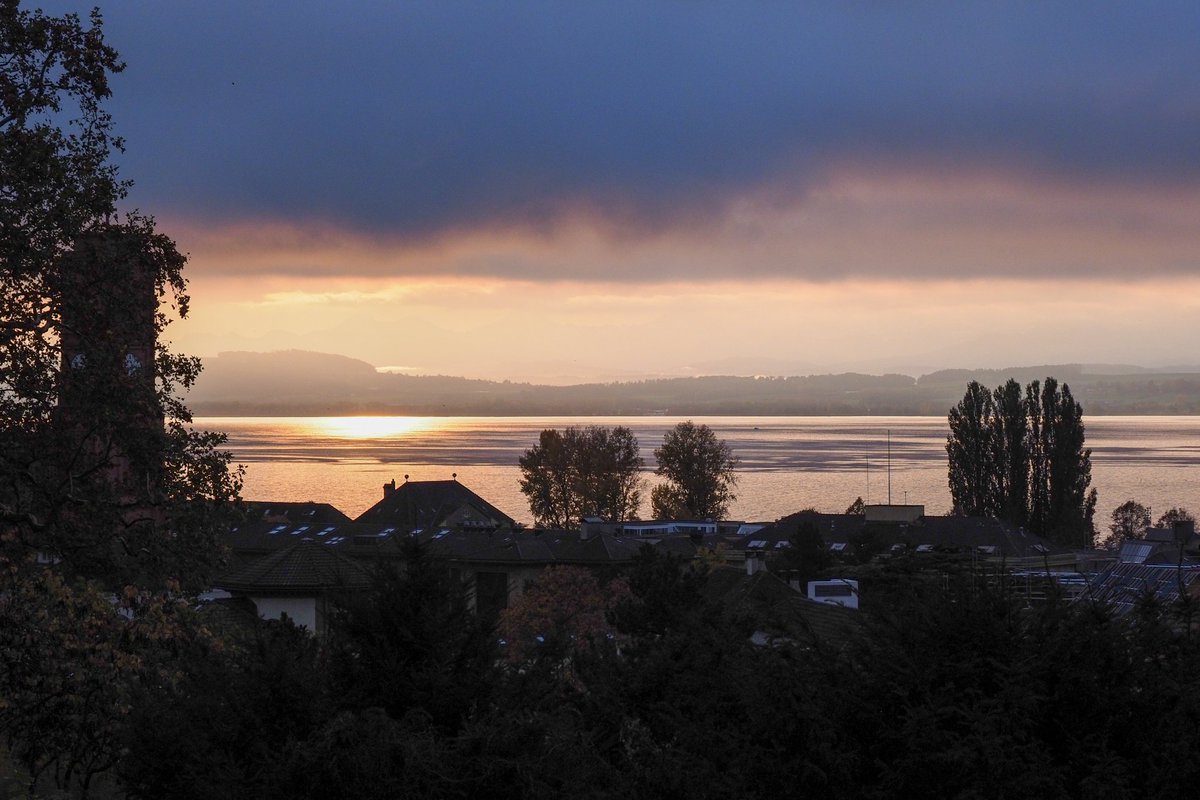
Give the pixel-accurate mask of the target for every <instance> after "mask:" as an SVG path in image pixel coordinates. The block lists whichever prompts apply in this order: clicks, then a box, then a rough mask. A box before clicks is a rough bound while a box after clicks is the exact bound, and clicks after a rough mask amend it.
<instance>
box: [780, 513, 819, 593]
mask: <svg viewBox="0 0 1200 800" xmlns="http://www.w3.org/2000/svg"><path fill="white" fill-rule="evenodd" d="M770 563H771V571H772V572H778V573H780V575H781V576H783V577H784V578H785V579H786V580H798V581H800V585H801V586H803V585H805V584H806V583H808V581H810V580H813V579H814V578H816V577H818V576H819V575H820V574H821V572H822V571H824V570H825V569H827V568H828V567H829V566H830V565H831V564H833V556H832V555H831V554H830V552H829V549H828V548H827V547H826V546H825V540H824V539H823V538H822V537H821V531H820V530H819V529H818V528H817V526H816V524H814V523H813V522H812V521H811V520H800V521H799V522H797V523H796V528H795V530H794V531H793V532H792V534H791V536H789V537H788V546H787V547H785V548H783V550H781V551H780V552H779V554H778V555H777V556H776V557H775V558H774V559H773V560H772V561H771V562H770Z"/></svg>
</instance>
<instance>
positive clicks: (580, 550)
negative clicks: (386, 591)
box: [419, 530, 644, 565]
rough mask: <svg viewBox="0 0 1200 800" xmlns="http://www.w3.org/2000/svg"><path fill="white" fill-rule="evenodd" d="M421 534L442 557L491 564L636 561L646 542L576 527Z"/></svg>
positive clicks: (435, 552)
mask: <svg viewBox="0 0 1200 800" xmlns="http://www.w3.org/2000/svg"><path fill="white" fill-rule="evenodd" d="M419 538H420V539H421V540H422V541H426V542H428V543H429V545H430V550H431V552H433V553H434V554H435V555H437V556H440V557H442V558H446V559H448V560H451V561H469V562H474V563H490V564H530V565H535V564H580V565H602V564H621V563H628V562H630V561H633V559H634V558H635V557H636V556H637V552H638V550H639V549H640V548H641V546H642V545H643V544H644V542H643V541H642V540H640V539H638V538H636V537H634V538H623V537H619V536H614V535H612V534H609V533H598V534H595V535H593V536H591V537H589V538H587V539H583V538H581V537H580V535H579V533H578V532H577V531H556V530H532V531H526V530H503V531H496V532H490V531H470V530H438V531H423V532H422V533H421V534H420V537H419Z"/></svg>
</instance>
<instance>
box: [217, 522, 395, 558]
mask: <svg viewBox="0 0 1200 800" xmlns="http://www.w3.org/2000/svg"><path fill="white" fill-rule="evenodd" d="M406 535H407V534H406V533H404V532H403V531H401V530H400V529H399V526H397V525H386V524H374V525H366V524H360V523H356V522H327V523H308V522H305V523H301V524H295V523H289V522H255V523H252V524H249V525H239V526H237V527H235V528H231V529H230V531H229V534H228V535H227V537H226V539H225V544H226V545H228V547H229V549H230V550H232V551H233V554H234V556H235V557H246V556H260V555H262V554H264V553H271V552H274V551H276V550H285V549H287V548H289V547H291V546H292V545H294V544H296V543H297V542H299V541H302V540H303V539H313V540H314V541H316V542H319V543H320V544H322V545H324V546H326V547H332V548H335V549H337V550H339V551H340V552H342V553H346V554H348V555H365V554H375V553H378V552H379V551H380V550H381V549H383V550H385V551H390V550H394V549H395V547H394V544H395V541H396V540H398V539H400V538H403V537H404V536H406ZM381 545H382V546H383V547H382V548H381ZM397 552H398V551H397Z"/></svg>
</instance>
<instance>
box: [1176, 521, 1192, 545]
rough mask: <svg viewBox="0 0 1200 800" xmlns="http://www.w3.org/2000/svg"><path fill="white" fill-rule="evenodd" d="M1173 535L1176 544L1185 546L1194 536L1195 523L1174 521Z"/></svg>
mask: <svg viewBox="0 0 1200 800" xmlns="http://www.w3.org/2000/svg"><path fill="white" fill-rule="evenodd" d="M1174 533H1175V541H1176V542H1178V543H1179V544H1187V543H1188V542H1190V541H1191V540H1192V537H1193V536H1195V535H1196V523H1195V522H1194V521H1192V520H1190V519H1180V520H1176V521H1175V527H1174Z"/></svg>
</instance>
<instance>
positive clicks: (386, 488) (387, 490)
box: [383, 478, 396, 500]
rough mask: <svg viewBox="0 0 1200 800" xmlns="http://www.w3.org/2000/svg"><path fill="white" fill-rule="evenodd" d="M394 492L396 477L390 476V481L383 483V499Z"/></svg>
mask: <svg viewBox="0 0 1200 800" xmlns="http://www.w3.org/2000/svg"><path fill="white" fill-rule="evenodd" d="M395 493H396V479H395V478H392V479H391V481H389V482H388V483H385V484H384V485H383V499H384V500H387V499H388V498H389V497H391V496H392V495H393V494H395Z"/></svg>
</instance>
